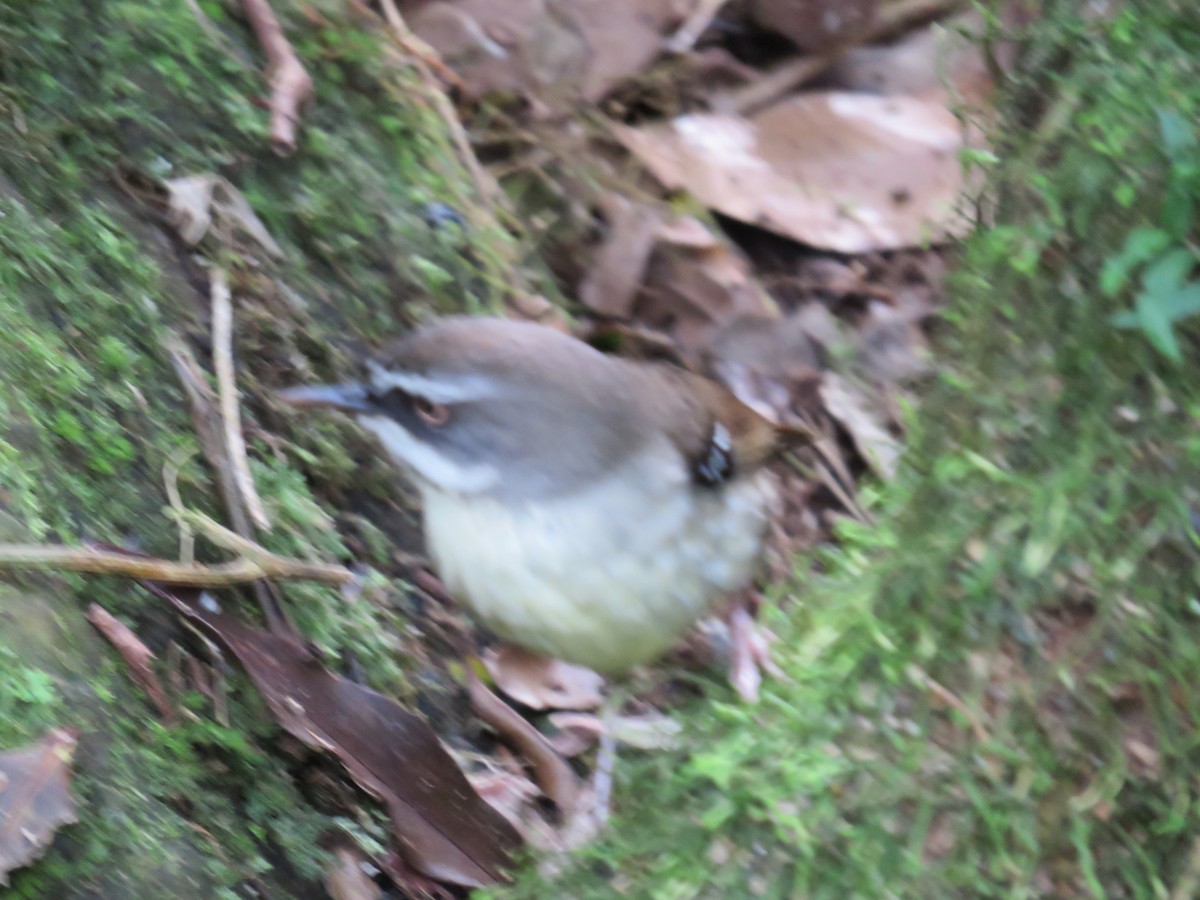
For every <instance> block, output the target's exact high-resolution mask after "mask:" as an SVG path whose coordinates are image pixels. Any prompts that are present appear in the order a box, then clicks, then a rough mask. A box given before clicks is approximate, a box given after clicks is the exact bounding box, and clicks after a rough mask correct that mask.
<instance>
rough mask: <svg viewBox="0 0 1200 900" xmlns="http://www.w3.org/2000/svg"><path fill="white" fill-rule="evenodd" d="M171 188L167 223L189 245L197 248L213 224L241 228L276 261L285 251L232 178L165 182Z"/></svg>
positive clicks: (209, 175)
mask: <svg viewBox="0 0 1200 900" xmlns="http://www.w3.org/2000/svg"><path fill="white" fill-rule="evenodd" d="M164 184H165V185H166V188H167V220H168V221H169V222H170V223H171V224H172V225H174V226H175V228H176V229H177V230H178V232H179V236H180V237H181V238H182V239H183V242H184V243H185V244H188V245H189V246H193V247H194V246H195V245H196V244H198V243H200V241H201V240H203V239H204V236H205V235H206V234H208V232H209V229H211V228H212V225H213V222H214V221H216V222H219V223H221V224H222V225H224V226H225V227H232V226H237V227H238V228H240V229H241V230H242V231H244V232H245V233H246V234H247V235H248V236H249V237H251V238H253V239H254V240H255V241H256V242H257V243H258V244H259V246H261V247H262V248H263V249H264V250H266V251H267V253H269V254H270V255H271V256H274V257H276V258H279V257H282V256H283V250H281V249H280V248H279V245H278V244H277V243H275V239H274V238H272V237H271V234H270V232H268V231H267V227H266V226H265V225H264V224H263V223H262V220H261V219H260V218H259V217H258V215H257V214H256V213H255V212H254V209H253V208H252V207H251V206H250V203H249V201H247V200H246V198H245V197H244V196H243V195H242V192H241V191H239V190H238V189H237V188H235V187H234V186H233V185H232V184H231V183H230V182H229V180H228V179H226V178H222V177H221V176H220V175H216V174H213V173H212V172H205V173H203V174H200V175H185V176H183V177H181V178H172V179H169V180H168V181H166V182H164Z"/></svg>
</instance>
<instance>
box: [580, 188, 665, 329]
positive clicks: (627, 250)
mask: <svg viewBox="0 0 1200 900" xmlns="http://www.w3.org/2000/svg"><path fill="white" fill-rule="evenodd" d="M605 206H606V207H607V208H606V209H605V218H606V219H607V220H608V234H607V235H606V236H605V239H604V241H603V243H601V244H600V246H599V247H598V248H597V250H596V254H595V256H594V257H593V259H592V264H591V266H590V267H589V268H588V270H587V272H586V273H585V274H584V276H583V281H582V282H581V283H580V285H579V299H580V301H581V302H582V303H583V304H584V305H585V306H587V308H588V309H590V310H591V311H592V312H595V313H599V314H600V315H602V316H612V317H613V318H618V319H628V318H629V316H630V313H631V311H632V309H633V301H634V298H635V297H636V296H637V292H638V289H639V288H640V287H641V286H642V277H643V276H644V275H645V274H646V266H647V265H648V264H649V262H650V254H651V253H653V252H654V246H655V244H656V243H657V242H658V237H659V232H660V231H661V229H662V225H663V217H662V213H661V212H660V211H659V210H658V208H657V207H654V206H650V205H649V204H646V203H638V202H637V201H635V200H630V199H628V198H626V197H622V196H620V195H618V194H615V193H613V194H609V195H608V197H606V198H605Z"/></svg>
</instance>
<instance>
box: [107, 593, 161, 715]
mask: <svg viewBox="0 0 1200 900" xmlns="http://www.w3.org/2000/svg"><path fill="white" fill-rule="evenodd" d="M87 618H88V621H89V622H91V623H92V624H93V625H95V626H96V630H97V631H99V632H100V633H101V634H102V635H104V636H105V637H106V638H107V639H108V642H109V643H110V644H112V645H113V647H115V648H116V650H117V652H118V653H120V654H121V658H122V659H124V660H125V665H126V666H128V667H129V675H130V677H131V678H132V679H133V680H134V681H136V682H137V683H138V684H139V685H140V686H141V688H142V690H144V691H145V692H146V693H147V694H148V695H149V697H150V699H151V701H153V703H154V706H155V707H156V708H157V709H158V714H159V715H160V716H161V717H162V719H163V721H165V722H174V721H175V720H176V718H177V716H176V715H175V710H174V709H173V708H172V707H171V704H170V702H169V701H168V700H167V692H166V691H164V690H163V686H162V682H160V681H159V680H158V675H156V674H155V672H154V665H153V663H154V654H153V653H152V652H151V650H150V648H149V647H147V646H146V645H145V644H143V643H142V641H141V639H140V638H138V636H137V635H136V634H134V633H133V631H132V630H131V629H130V628H129V626H128V625H126V624H125V623H124V622H122V621H120V620H119V619H117V617H116V616H114V615H113V614H112V613H110V612H109V611H108V610H107V609H105V608H104V607H103V606H101V605H100V604H98V603H93V604H92V605H91V606H89V607H88V611H87Z"/></svg>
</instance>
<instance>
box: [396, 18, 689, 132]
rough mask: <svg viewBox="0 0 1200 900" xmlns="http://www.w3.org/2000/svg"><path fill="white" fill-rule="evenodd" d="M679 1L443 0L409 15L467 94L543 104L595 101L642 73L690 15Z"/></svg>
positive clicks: (557, 105)
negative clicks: (495, 94)
mask: <svg viewBox="0 0 1200 900" xmlns="http://www.w3.org/2000/svg"><path fill="white" fill-rule="evenodd" d="M689 6H690V4H687V3H682V2H680V0H615V2H614V0H437V2H432V3H423V4H421V5H420V6H419V7H418V8H417V9H416V10H414V11H413V12H411V13H409V14H407V15H406V18H407V20H408V24H409V27H411V28H412V30H413V32H414V33H415V34H417V36H418V37H420V38H422V39H423V40H425V41H426V42H428V43H429V45H430V46H432V47H433V48H435V49H436V50H437V51H438V52H439V53H440V54H441V57H442V59H443V60H445V62H446V64H447V65H448V66H450V68H452V69H453V70H454V71H455V73H456V74H457V75H458V76H459V77H460V78H461V79H462V80H463V83H464V85H465V86H466V89H467V92H468V94H470V95H471V96H473V97H478V96H481V95H483V94H487V93H491V92H502V93H516V94H527V95H529V96H532V97H535V98H537V99H538V100H539V101H540V102H541V104H542V105H543V106H545V107H548V108H552V109H563V108H565V107H567V106H569V105H570V104H571V103H573V102H575V101H577V100H579V99H583V100H597V99H599V98H600V97H602V96H604V94H605V93H607V92H608V91H609V90H610V89H611V88H612V87H613V86H614V85H616V84H617V82H619V81H621V80H622V79H624V78H627V77H629V76H630V75H633V74H636V73H637V72H640V71H641V70H642V69H643V68H645V67H646V66H647V65H648V64H649V63H650V62H651V61H652V60H653V59H654V58H655V57H656V56H657V55H658V53H659V51H660V48H661V44H662V39H663V35H664V34H666V33H668V32H669V31H671V30H672V29H673V28H674V26H675V25H677V24H678V23H679V22H680V21H681V20H682V19H683V16H684V14H686V12H687V11H688V7H689Z"/></svg>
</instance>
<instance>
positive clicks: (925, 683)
mask: <svg viewBox="0 0 1200 900" xmlns="http://www.w3.org/2000/svg"><path fill="white" fill-rule="evenodd" d="M908 676H909V678H911V679H912V680H913V681H915V682H916V683H917V684H919V685H921V686H922V687H923V688H925V689H926V690H927V691H929V693H931V694H933V696H935V697H937V698H938V699H939V700H941V701H942V702H943V703H945V704H946V705H947V706H949V707H950V708H951V709H954V710H956V711H957V712H958V713H959V714H960V715H961V716H962V717H963V718H964V719H966V720H967V724H968V725H970V726H971V733H972V734H974V735H975V740H977V741H978V742H979V743H981V744H982V743H985V742H986V741H987V740H988V738H989V735H988V731H987V728H986V727H984V724H983V719H982V718H981V717H980V715H979V714H978V713H977V712H975V710H973V709H971V707H969V706H967V704H966V703H964V702H963V700H962V699H961V698H960V697H959V696H958V695H957V694H955V693H954V692H953V691H952V690H950V688H948V687H946V686H945V685H944V684H942V683H941V682H939V681H935V680H934V679H933V678H932V677H931V676H930V675H929V673H928V672H926V671H925V670H924V669H922V668H921V667H920V666H918V665H916V664H915V663H914V664H913V665H910V666H909V667H908Z"/></svg>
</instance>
